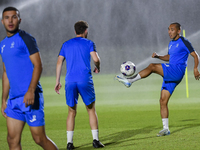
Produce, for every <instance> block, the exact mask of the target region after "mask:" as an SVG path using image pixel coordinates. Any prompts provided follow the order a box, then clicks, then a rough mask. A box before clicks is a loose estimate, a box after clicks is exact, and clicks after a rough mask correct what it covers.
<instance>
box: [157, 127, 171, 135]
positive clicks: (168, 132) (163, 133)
mask: <svg viewBox="0 0 200 150" xmlns="http://www.w3.org/2000/svg"><path fill="white" fill-rule="evenodd" d="M169 134H170V131H169V129H163V130H161V131H160V132H159V133H158V134H157V136H165V135H169Z"/></svg>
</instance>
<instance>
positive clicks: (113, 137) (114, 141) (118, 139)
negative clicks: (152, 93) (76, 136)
mask: <svg viewBox="0 0 200 150" xmlns="http://www.w3.org/2000/svg"><path fill="white" fill-rule="evenodd" d="M181 121H183V122H185V121H197V120H196V119H189V120H181ZM198 126H200V123H196V124H194V123H190V124H186V125H180V126H173V125H172V126H170V127H171V128H173V127H176V128H177V127H181V128H180V129H177V130H174V131H173V132H172V134H174V133H176V132H180V131H181V130H185V129H188V128H193V127H198ZM157 129H158V130H159V129H160V127H155V126H147V127H144V128H141V129H135V130H125V131H120V132H116V133H113V134H110V135H107V136H106V137H103V138H101V139H100V141H101V142H102V143H103V144H104V145H105V146H109V147H110V146H111V145H113V146H116V145H118V144H122V143H126V142H130V141H134V140H145V139H151V138H157V136H156V133H155V136H148V137H145V136H144V137H143V138H136V139H132V137H134V136H136V135H139V134H149V133H150V132H152V131H154V130H157ZM105 141H109V142H107V143H106V142H105ZM130 145H134V144H124V145H123V147H126V146H130ZM75 149H77V150H92V149H94V148H93V146H92V142H91V143H86V144H83V145H80V146H79V147H75ZM60 150H66V148H61V149H60Z"/></svg>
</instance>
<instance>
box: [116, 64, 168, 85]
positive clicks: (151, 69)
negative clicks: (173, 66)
mask: <svg viewBox="0 0 200 150" xmlns="http://www.w3.org/2000/svg"><path fill="white" fill-rule="evenodd" d="M151 73H156V74H159V75H161V76H163V75H164V74H163V68H162V64H150V65H149V66H148V67H147V68H145V69H144V70H142V71H140V72H139V73H138V74H136V75H134V76H133V77H130V78H128V79H126V78H124V77H120V76H116V77H115V78H116V79H117V80H118V81H119V82H121V83H123V84H124V85H125V86H126V87H130V86H131V84H132V83H133V82H135V81H137V80H140V79H142V78H146V77H148V76H149V75H150V74H151Z"/></svg>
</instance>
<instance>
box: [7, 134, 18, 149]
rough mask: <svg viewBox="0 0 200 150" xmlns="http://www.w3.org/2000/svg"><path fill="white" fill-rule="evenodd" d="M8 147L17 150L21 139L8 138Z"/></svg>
mask: <svg viewBox="0 0 200 150" xmlns="http://www.w3.org/2000/svg"><path fill="white" fill-rule="evenodd" d="M7 141H8V145H9V147H10V148H15V147H18V146H20V139H19V138H17V137H12V136H10V135H8V136H7Z"/></svg>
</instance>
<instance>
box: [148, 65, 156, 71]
mask: <svg viewBox="0 0 200 150" xmlns="http://www.w3.org/2000/svg"><path fill="white" fill-rule="evenodd" d="M148 68H149V69H150V70H152V72H154V71H155V70H156V65H155V64H153V63H151V64H149V66H148Z"/></svg>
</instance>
